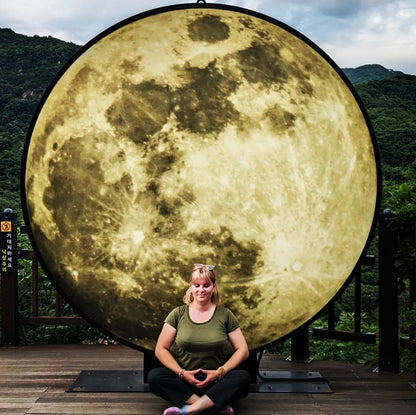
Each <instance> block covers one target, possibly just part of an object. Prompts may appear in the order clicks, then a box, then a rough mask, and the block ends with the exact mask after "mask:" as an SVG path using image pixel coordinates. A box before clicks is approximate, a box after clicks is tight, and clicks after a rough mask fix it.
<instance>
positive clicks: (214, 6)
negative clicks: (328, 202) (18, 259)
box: [20, 2, 381, 352]
mask: <svg viewBox="0 0 416 415" xmlns="http://www.w3.org/2000/svg"><path fill="white" fill-rule="evenodd" d="M201 8H204V9H220V10H227V11H231V12H237V13H241V14H246V15H250V16H253V17H256V18H259V19H261V20H264V21H267V22H269V23H271V24H273V25H275V26H278V27H280V28H282V29H284V30H286V31H287V32H289V33H291V34H292V35H294V36H296V37H297V38H299V39H300V40H302V41H303V42H305V43H306V44H307V45H309V46H310V47H311V48H312V49H314V50H315V51H316V52H317V53H319V55H320V56H321V57H322V58H324V59H325V60H326V61H327V62H328V63H329V64H330V65H331V66H332V68H333V69H334V70H335V71H336V72H337V73H338V75H339V76H340V77H341V79H342V80H343V81H344V83H345V84H346V86H347V87H348V88H349V90H350V92H351V93H352V95H353V97H354V99H355V101H356V102H357V104H358V106H359V108H360V110H361V113H362V114H363V116H364V118H365V121H366V124H367V128H368V131H369V134H370V136H371V140H372V145H373V150H374V157H375V163H376V174H377V195H376V204H375V209H374V216H373V221H372V225H371V228H370V232H369V234H368V238H367V241H366V243H365V245H364V248H363V252H362V254H361V258H362V257H363V256H364V255H365V254H366V252H367V251H368V248H369V245H370V243H371V241H372V239H373V237H374V232H375V228H376V225H377V218H378V212H379V208H380V198H381V162H380V154H379V149H378V144H377V141H376V137H375V133H374V129H373V127H372V125H371V122H370V119H369V116H368V114H367V111H366V109H365V107H364V104H363V102H362V101H361V98H360V97H359V95H358V93H357V92H356V90H355V88H354V87H353V85H352V83H351V82H350V81H349V79H348V78H347V76H346V75H345V74H344V72H343V71H342V70H341V69H340V68H339V67H338V66H337V64H336V63H335V62H334V61H333V60H332V59H331V58H330V57H329V56H328V55H327V54H326V53H325V52H324V51H323V50H322V49H321V48H320V47H319V46H317V45H316V44H315V43H313V42H312V41H311V40H310V39H308V38H307V37H306V36H304V35H303V34H302V33H300V32H298V31H297V30H295V29H293V28H292V27H290V26H288V25H287V24H285V23H283V22H281V21H279V20H276V19H274V18H272V17H270V16H267V15H264V14H262V13H259V12H256V11H253V10H249V9H245V8H241V7H236V6H230V5H225V4H218V3H212V4H208V3H203V2H201V3H200V2H197V3H195V4H175V5H171V6H165V7H160V8H155V9H151V10H148V11H145V12H142V13H139V14H136V15H133V16H131V17H129V18H126V19H124V20H122V21H120V22H118V23H116V24H114V25H113V26H111V27H109V28H107V29H106V30H104V31H103V32H101V33H100V34H98V35H97V36H96V37H94V38H93V39H91V40H90V41H89V42H87V43H86V44H85V45H84V46H82V47H81V48H80V49H79V50H78V51H77V52H76V53H75V54H74V55H73V56H72V57H71V58H70V59H69V60H68V61H67V62H66V64H65V65H64V66H63V67H62V68H61V70H60V71H59V72H58V73H57V75H56V76H55V78H54V79H53V80H52V82H51V83H50V84H49V86H48V88H47V90H46V91H45V93H44V94H43V96H42V98H41V101H40V102H39V104H38V106H37V108H36V110H35V113H34V115H33V117H32V120H31V124H30V127H29V130H28V133H27V135H26V141H25V144H24V148H23V154H22V162H21V171H20V177H21V178H20V192H21V204H22V211H23V217H24V221H25V223H26V225H27V229H28V235H29V239H30V242H31V244H32V247H33V249H34V251H35V254H36V257H37V258H38V260H39V263H40V265H41V267H42V268H43V270H44V271H45V274H46V275H47V276H48V278H49V279H50V281H51V282H52V284H53V286H54V287H55V289H56V290H57V291H58V293H59V294H60V295H61V296H62V298H64V299H65V301H66V302H67V303H68V304H70V305H71V307H73V309H74V310H75V311H76V312H77V313H78V314H79V315H80V316H82V317H83V318H84V319H85V320H86V321H87V322H88V323H90V324H91V325H92V326H94V327H96V328H98V329H99V330H101V331H103V332H104V333H105V334H107V335H108V336H110V337H111V338H113V339H114V340H116V341H118V342H120V343H122V344H125V345H127V346H129V347H132V348H134V349H137V350H140V351H143V352H148V351H149V349H146V348H144V347H142V346H139V345H136V344H133V343H130V342H128V341H127V340H125V339H123V338H120V337H118V336H117V335H115V334H114V333H111V332H110V331H108V330H106V329H104V328H103V327H101V326H100V324H99V322H97V321H92V319H90V318H89V317H88V316H87V315H85V313H84V312H83V311H82V310H81V309H79V308H78V307H77V305H76V304H74V302H73V301H72V300H71V298H68V296H67V295H66V293H65V292H64V291H63V290H62V289H61V288H60V286H59V284H58V282H57V281H56V280H55V279H54V277H53V275H51V274H50V273H49V272H48V265H47V264H46V262H45V261H44V259H43V258H42V255H41V253H40V251H39V249H38V247H37V244H36V240H35V238H34V235H33V231H32V229H31V226H30V220H29V214H28V208H27V199H26V183H25V178H26V164H27V156H28V149H29V145H30V140H31V136H32V133H33V130H34V127H35V125H36V122H37V119H38V117H39V114H40V112H41V110H42V108H43V105H44V104H45V102H46V100H47V98H48V97H49V95H50V93H51V92H52V90H53V88H54V87H55V85H56V84H57V83H58V81H59V80H60V78H61V77H62V76H63V74H64V73H65V72H66V71H67V70H68V68H69V67H70V66H71V65H72V64H73V63H74V62H75V61H76V60H77V59H78V58H79V57H80V56H81V55H83V54H84V53H85V52H86V51H87V50H88V49H89V48H91V47H92V46H93V45H94V44H95V43H97V42H98V41H100V40H101V39H103V38H104V37H106V36H107V35H109V34H110V33H112V32H114V31H116V30H118V29H119V28H121V27H123V26H126V25H128V24H130V23H133V22H135V21H138V20H140V19H143V18H146V17H149V16H153V15H156V14H161V13H167V12H171V11H176V10H183V9H201ZM358 262H359V261H358ZM352 278H353V274H351V275H350V276H349V277H348V278H347V279H346V281H345V283H344V284H343V286H342V287H341V289H340V290H339V291H338V292H337V293H336V294H335V296H334V297H333V298H332V299H331V300H330V302H331V301H333V300H335V299H336V298H338V297H339V296H340V295H341V294H342V293H343V291H344V290H345V289H346V287H347V286H348V285H349V284H350V283H351V280H352ZM328 304H329V303H328ZM328 304H327V305H325V306H324V307H323V308H322V309H321V310H320V311H319V312H318V313H316V314H315V315H314V316H312V317H311V318H310V319H309V320H308V321H307V322H306V323H304V324H303V325H305V326H306V325H309V324H310V323H312V322H313V321H314V320H315V319H316V318H317V317H318V316H319V315H321V314H322V313H323V312H324V311H325V309H326V307H327V306H328ZM291 335H292V333H288V334H287V335H285V336H283V337H281V338H279V339H276V340H274V341H271V342H270V343H268V344H265V345H262V346H260V347H258V348H256V349H252V351H253V352H258V351H262V350H264V349H266V348H268V347H271V346H273V345H274V344H277V343H280V342H282V341H284V340H286V339H287V338H290V337H291Z"/></svg>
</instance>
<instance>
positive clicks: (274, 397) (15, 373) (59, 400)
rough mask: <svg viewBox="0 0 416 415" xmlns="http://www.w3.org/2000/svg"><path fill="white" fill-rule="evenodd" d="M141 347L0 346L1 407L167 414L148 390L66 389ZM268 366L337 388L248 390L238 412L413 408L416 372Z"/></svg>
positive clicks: (138, 357) (371, 414) (134, 362)
mask: <svg viewBox="0 0 416 415" xmlns="http://www.w3.org/2000/svg"><path fill="white" fill-rule="evenodd" d="M142 367H143V355H142V353H140V352H138V351H136V350H133V349H131V348H128V347H125V346H122V345H111V346H98V345H78V346H68V345H59V346H55V345H54V346H30V347H29V346H22V347H17V348H12V347H0V413H1V414H136V415H159V414H160V415H161V414H162V413H163V410H164V409H165V408H166V406H168V405H167V403H166V402H164V401H163V400H161V399H160V398H157V397H155V396H153V395H152V394H151V393H149V392H134V393H114V392H111V393H68V392H66V390H67V389H68V388H69V387H70V386H71V385H72V383H73V382H74V381H75V380H76V378H77V376H78V375H79V373H80V372H81V371H83V370H140V369H142ZM261 368H262V369H264V370H289V371H319V372H320V373H321V375H322V376H323V377H325V378H326V379H328V380H329V381H330V386H331V389H332V390H333V393H330V394H315V393H312V394H310V393H250V394H249V396H248V397H247V398H245V399H243V400H241V401H238V402H236V404H235V405H234V407H235V410H236V413H237V414H238V415H262V414H264V415H266V414H268V415H269V414H297V415H302V414H316V415H317V414H325V415H326V414H328V415H347V414H351V415H352V414H355V415H360V414H367V415H378V414H380V415H387V414H391V415H393V414H394V415H396V414H400V415H410V414H412V415H415V414H416V390H415V389H414V388H413V387H412V385H411V384H413V383H414V381H415V377H414V376H415V375H414V373H402V374H393V373H374V372H373V371H372V369H373V368H370V367H366V366H361V365H349V364H344V363H338V362H331V361H312V362H310V363H306V362H290V361H287V360H285V359H284V358H283V357H281V356H270V355H266V356H264V357H263V359H262V363H261Z"/></svg>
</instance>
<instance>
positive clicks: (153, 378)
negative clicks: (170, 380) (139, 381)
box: [147, 367, 166, 387]
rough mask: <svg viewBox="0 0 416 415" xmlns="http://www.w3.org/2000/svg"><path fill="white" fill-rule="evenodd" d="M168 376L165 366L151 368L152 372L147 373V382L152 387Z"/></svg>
mask: <svg viewBox="0 0 416 415" xmlns="http://www.w3.org/2000/svg"><path fill="white" fill-rule="evenodd" d="M165 376H166V368H164V367H156V368H154V369H151V370H150V372H149V373H148V374H147V383H148V384H149V386H150V387H151V386H152V385H154V384H156V383H160V380H161V379H163V378H164V377H165Z"/></svg>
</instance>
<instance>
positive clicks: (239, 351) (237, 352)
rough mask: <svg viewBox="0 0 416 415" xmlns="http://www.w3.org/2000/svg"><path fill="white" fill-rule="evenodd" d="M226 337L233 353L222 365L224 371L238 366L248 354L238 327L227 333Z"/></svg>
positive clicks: (245, 343) (244, 340)
mask: <svg viewBox="0 0 416 415" xmlns="http://www.w3.org/2000/svg"><path fill="white" fill-rule="evenodd" d="M228 338H229V339H230V342H231V344H232V346H233V348H234V353H233V354H232V355H231V357H230V358H229V359H228V360H227V361H226V362H225V363H224V364H223V366H222V367H223V368H224V371H225V373H227V372H229V371H230V370H232V369H234V368H236V367H237V366H239V365H240V364H241V363H243V362H244V360H246V359H247V358H248V356H249V351H248V346H247V342H246V339H245V337H244V335H243V332H242V331H241V329H240V327H238V328H236V329H235V330H233V331H231V332H230V333H228Z"/></svg>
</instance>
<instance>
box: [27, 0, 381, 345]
mask: <svg viewBox="0 0 416 415" xmlns="http://www.w3.org/2000/svg"><path fill="white" fill-rule="evenodd" d="M22 171H23V173H24V177H23V186H22V189H23V210H24V212H25V218H26V221H27V223H28V225H29V228H30V236H31V239H32V243H33V245H34V247H35V250H36V252H37V254H38V256H39V257H40V259H41V263H42V265H43V267H44V268H45V270H46V272H47V274H48V275H49V277H50V278H51V279H52V281H53V282H54V283H55V285H56V286H57V287H58V289H59V290H60V291H61V293H63V295H64V296H65V297H66V298H67V299H68V301H69V302H70V303H71V304H72V305H73V306H74V307H75V309H76V310H77V311H78V312H79V313H80V314H81V315H83V316H84V317H86V318H87V319H88V320H89V321H91V322H92V323H94V324H95V325H97V326H98V327H100V328H101V329H103V330H105V331H107V332H109V333H111V334H112V335H113V336H114V337H116V338H118V339H120V340H122V341H124V342H126V343H127V344H129V345H131V346H133V347H137V348H140V349H146V350H152V349H153V348H154V346H155V342H156V339H157V336H158V334H159V330H160V328H161V325H162V322H163V319H164V317H165V316H166V314H167V313H168V312H169V311H170V310H171V309H172V308H173V307H175V306H177V305H179V304H181V299H182V295H183V294H184V292H185V290H186V287H187V283H188V278H189V273H190V270H191V268H192V264H193V263H196V262H198V263H199V262H205V263H210V264H215V265H216V271H217V275H218V279H219V288H220V292H221V294H222V300H223V303H225V305H227V306H228V307H230V308H231V309H232V310H233V311H234V312H235V314H236V315H237V317H238V318H239V320H240V322H241V326H242V329H243V331H244V333H245V335H246V337H247V341H248V343H249V347H250V349H259V348H262V347H264V346H265V345H268V344H270V343H272V342H274V341H276V340H278V339H280V338H282V337H283V336H285V335H287V334H289V333H290V332H291V331H293V330H294V329H296V328H297V327H299V326H300V325H301V324H303V323H305V322H307V321H308V320H310V319H311V318H313V317H314V316H315V315H316V314H317V313H318V312H319V311H320V310H321V309H322V308H323V307H324V306H325V305H326V304H327V303H328V302H329V301H330V300H331V299H332V298H333V297H334V295H336V293H337V292H338V291H339V290H340V288H341V287H342V286H343V285H344V284H345V283H346V281H347V280H348V277H349V275H350V274H351V272H352V270H353V268H354V267H355V265H356V263H357V261H358V259H359V257H360V256H361V254H362V252H363V250H364V249H365V247H366V245H367V244H368V240H369V235H370V233H371V232H372V228H373V226H374V217H375V212H376V210H377V206H378V199H379V185H378V184H379V162H378V155H377V152H376V148H375V141H374V137H373V134H372V130H371V128H370V126H369V123H368V120H367V117H366V116H365V113H363V110H362V106H361V104H360V103H359V102H358V101H357V99H356V97H355V95H354V93H353V91H352V89H351V88H350V86H349V84H348V81H346V79H345V77H344V76H343V75H342V73H341V71H340V70H339V68H337V67H336V65H335V64H334V63H333V62H332V61H330V59H329V58H328V57H326V55H325V54H324V53H323V52H322V51H321V50H319V48H318V47H316V46H315V45H313V44H312V42H310V41H308V40H307V39H305V38H304V37H303V36H302V35H300V34H299V33H297V32H295V31H294V30H292V29H290V28H288V27H286V26H285V25H283V24H282V23H280V22H277V21H275V20H272V19H270V18H267V17H265V16H263V15H259V14H257V13H254V12H249V11H247V10H244V9H239V8H234V7H229V6H219V5H216V6H213V5H209V6H203V7H202V6H201V7H199V6H175V7H170V8H163V9H158V10H154V11H151V12H148V13H145V14H142V15H138V16H135V17H133V18H131V19H128V20H126V21H124V22H122V23H120V24H119V25H116V26H115V27H113V28H110V29H109V30H107V31H106V32H104V33H103V34H102V35H100V36H98V37H97V38H96V39H94V40H93V41H92V42H90V43H89V44H87V45H86V46H85V47H84V48H83V49H82V50H81V51H80V53H79V54H77V56H76V57H74V59H73V60H72V61H71V62H70V63H69V64H68V65H67V67H66V68H65V70H64V71H63V72H62V73H61V74H60V75H59V76H58V77H57V79H56V81H55V82H54V83H53V84H52V85H51V87H50V88H49V90H48V92H47V94H45V97H44V99H43V101H42V105H41V106H40V107H39V110H38V112H37V114H36V116H35V117H34V120H33V123H32V126H31V130H30V132H29V134H28V139H27V142H26V146H25V151H24V161H23V168H22Z"/></svg>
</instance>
